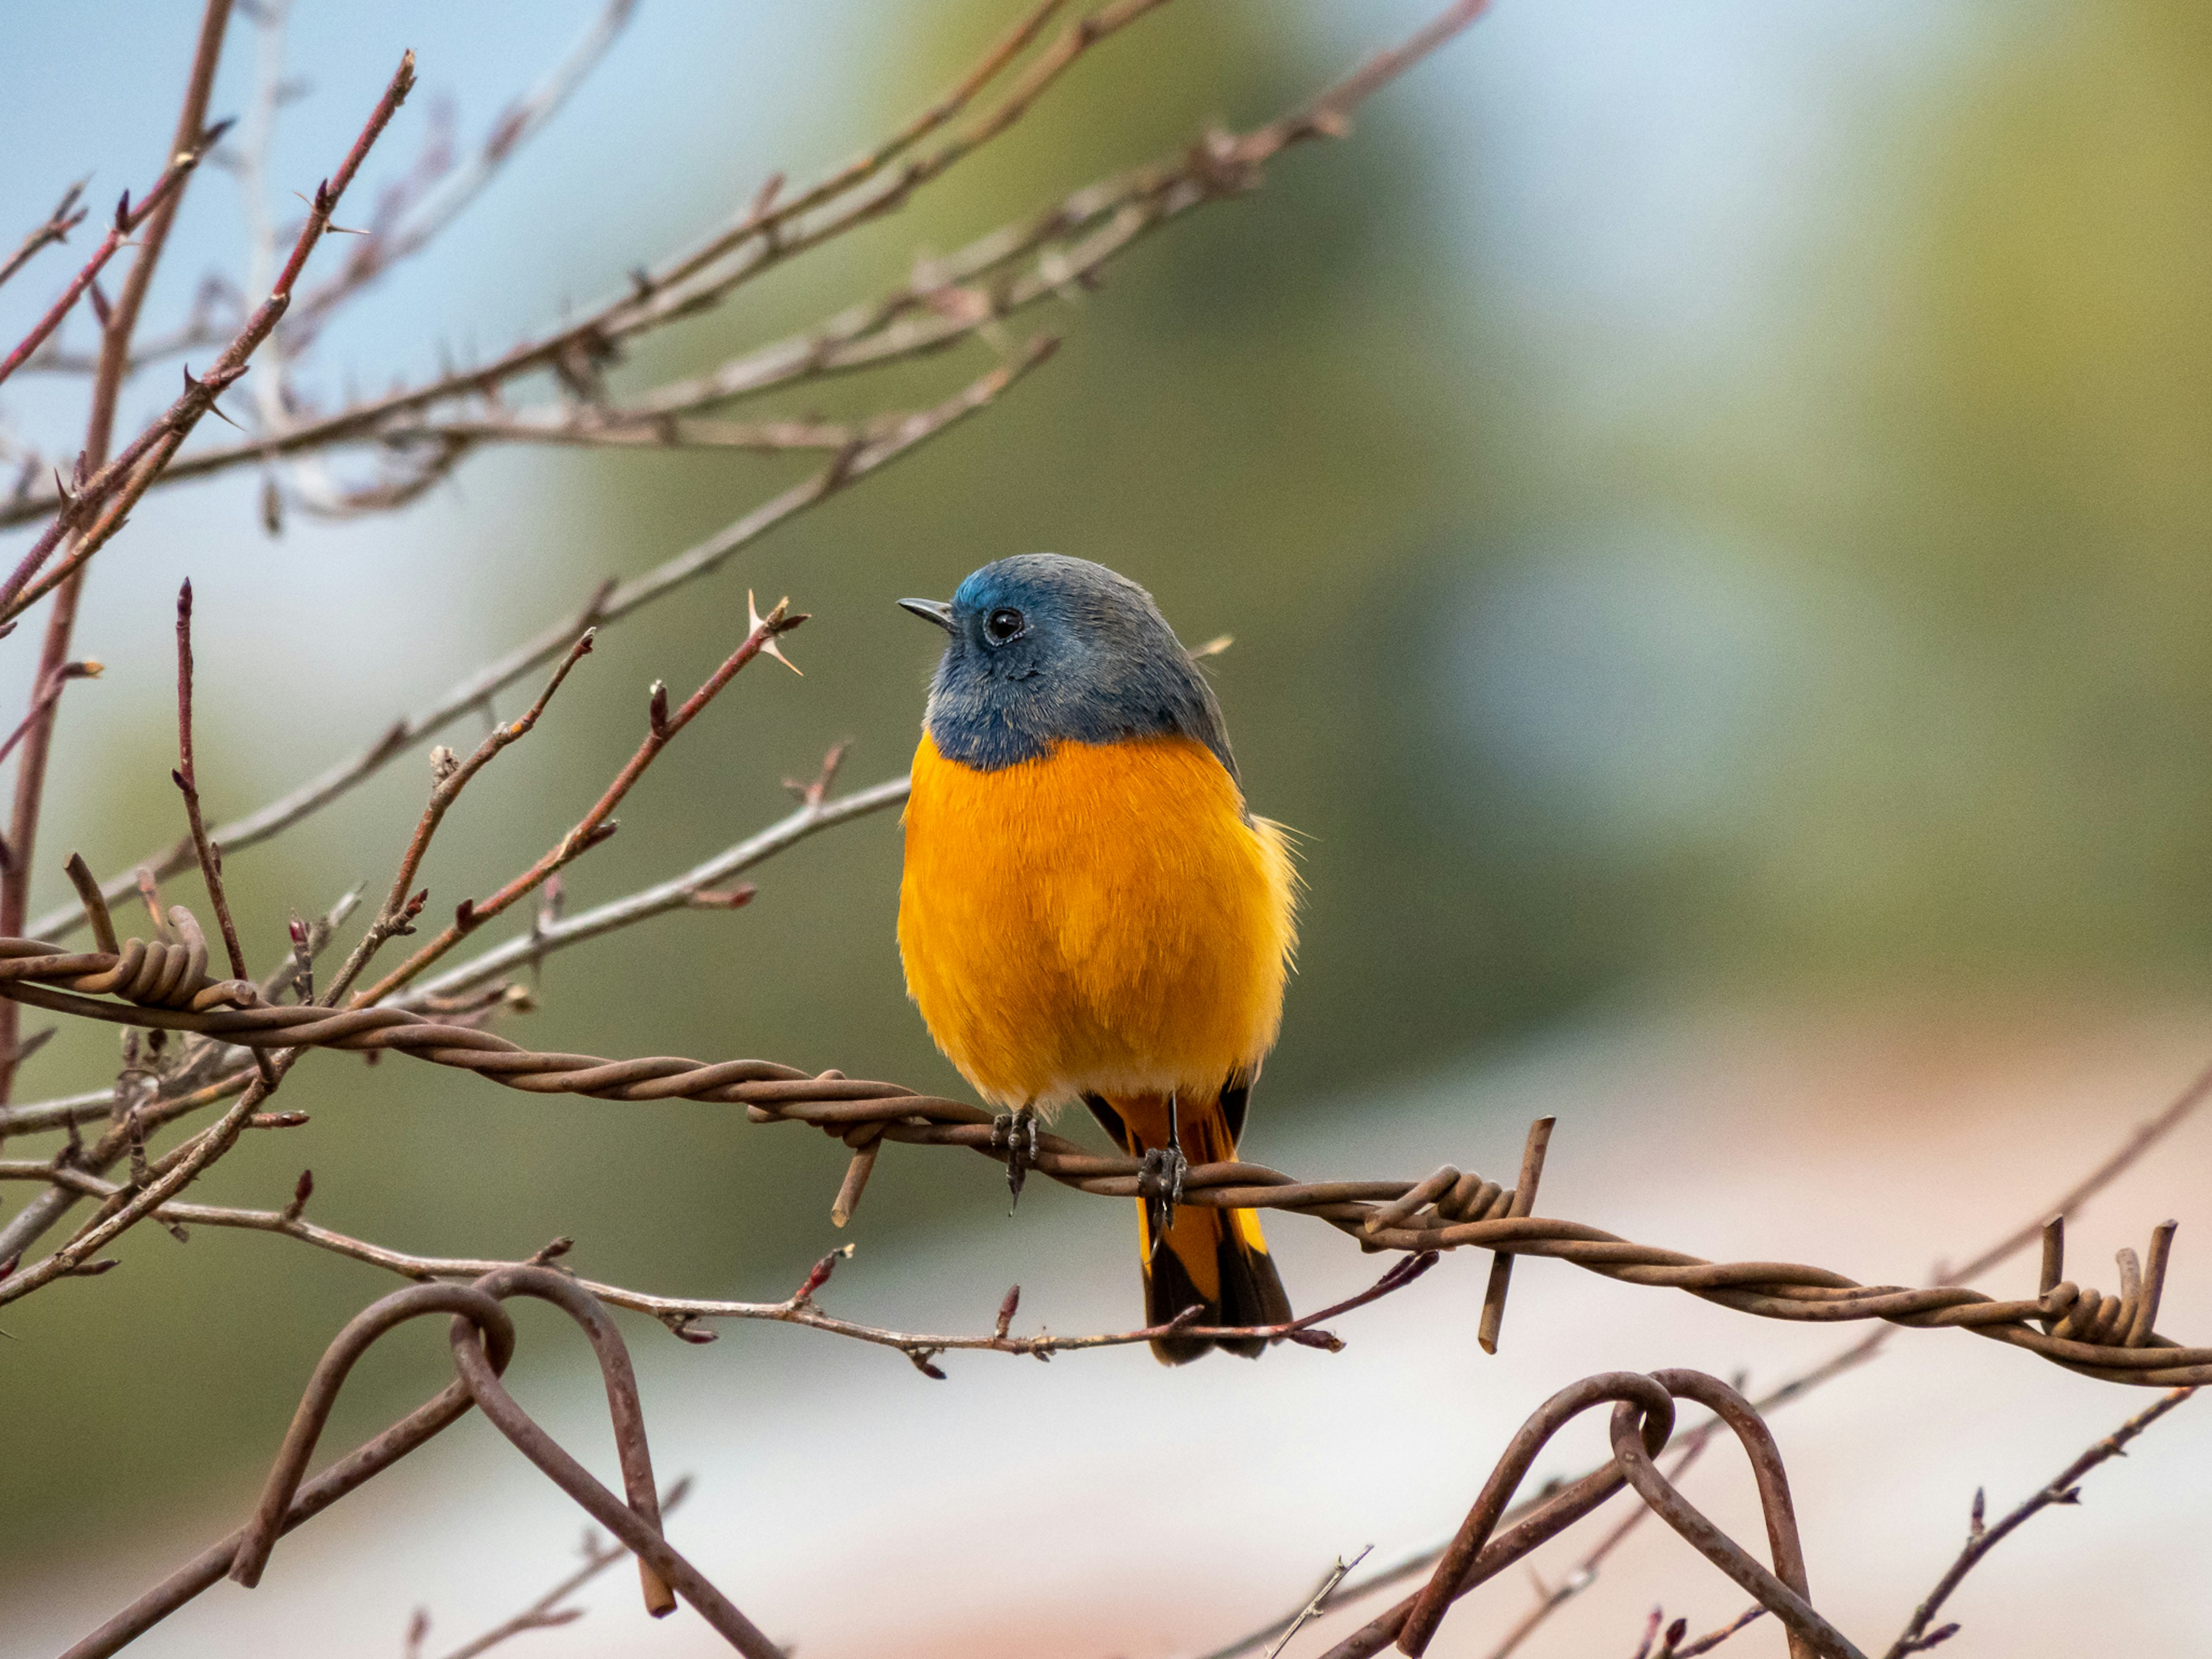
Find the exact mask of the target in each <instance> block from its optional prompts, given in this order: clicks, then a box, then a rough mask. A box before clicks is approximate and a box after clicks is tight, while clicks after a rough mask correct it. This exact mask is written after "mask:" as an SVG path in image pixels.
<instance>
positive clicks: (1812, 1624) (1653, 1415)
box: [1327, 1370, 1864, 1659]
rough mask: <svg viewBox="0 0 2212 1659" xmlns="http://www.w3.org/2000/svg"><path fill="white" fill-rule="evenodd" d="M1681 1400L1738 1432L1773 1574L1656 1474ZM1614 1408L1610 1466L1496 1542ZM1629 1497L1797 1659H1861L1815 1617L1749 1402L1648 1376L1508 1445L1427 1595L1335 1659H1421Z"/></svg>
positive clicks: (1785, 1491) (1676, 1377)
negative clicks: (1707, 1565) (1493, 1584)
mask: <svg viewBox="0 0 2212 1659" xmlns="http://www.w3.org/2000/svg"><path fill="white" fill-rule="evenodd" d="M1677 1399H1683V1400H1692V1401H1696V1402H1697V1403H1698V1404H1699V1405H1701V1406H1704V1407H1707V1408H1708V1409H1710V1410H1711V1411H1712V1412H1713V1413H1715V1414H1716V1415H1717V1416H1718V1417H1719V1418H1720V1419H1721V1420H1722V1422H1723V1423H1724V1424H1726V1425H1728V1427H1729V1429H1730V1430H1731V1431H1734V1433H1735V1437H1736V1438H1737V1440H1738V1441H1739V1442H1741V1444H1742V1446H1743V1449H1744V1451H1745V1453H1746V1455H1747V1456H1748V1457H1749V1458H1750V1460H1751V1467H1752V1474H1753V1479H1754V1480H1756V1482H1757V1483H1758V1486H1759V1506H1760V1509H1761V1510H1762V1511H1763V1512H1764V1514H1765V1519H1766V1536H1767V1547H1768V1552H1769V1554H1770V1556H1771V1559H1772V1560H1773V1563H1774V1565H1773V1568H1772V1570H1771V1571H1769V1570H1768V1569H1767V1568H1766V1567H1765V1566H1762V1565H1760V1564H1759V1561H1758V1560H1757V1559H1755V1558H1754V1557H1753V1556H1752V1555H1751V1554H1750V1553H1749V1552H1747V1551H1746V1550H1745V1549H1744V1548H1743V1547H1742V1546H1741V1545H1740V1544H1738V1543H1737V1542H1736V1541H1735V1540H1734V1539H1732V1538H1730V1537H1729V1535H1728V1534H1726V1533H1724V1532H1723V1531H1722V1530H1721V1529H1720V1528H1718V1527H1716V1526H1715V1525H1713V1523H1712V1522H1711V1521H1709V1520H1707V1519H1706V1518H1705V1516H1704V1515H1703V1514H1701V1513H1700V1512H1699V1510H1698V1509H1697V1508H1696V1507H1695V1506H1694V1505H1693V1504H1691V1503H1690V1502H1689V1500H1688V1499H1686V1498H1684V1497H1683V1496H1682V1494H1681V1493H1680V1492H1678V1491H1677V1490H1676V1489H1675V1487H1674V1483H1673V1482H1672V1481H1670V1480H1668V1479H1667V1477H1666V1476H1665V1475H1663V1474H1661V1473H1660V1472H1659V1470H1658V1468H1657V1467H1656V1464H1654V1462H1652V1460H1653V1459H1654V1458H1656V1456H1657V1455H1659V1453H1660V1452H1661V1451H1662V1449H1664V1448H1665V1446H1666V1443H1667V1440H1668V1436H1669V1435H1670V1434H1672V1433H1673V1431H1674V1401H1676V1400H1677ZM1608 1401H1610V1402H1612V1404H1613V1413H1612V1423H1611V1431H1612V1437H1613V1461H1612V1462H1609V1463H1607V1465H1606V1466H1605V1467H1604V1468H1601V1469H1599V1470H1596V1471H1595V1472H1594V1473H1592V1474H1587V1475H1584V1476H1583V1478H1582V1479H1581V1480H1577V1481H1576V1482H1575V1483H1574V1484H1573V1485H1572V1486H1567V1487H1565V1488H1564V1489H1563V1490H1561V1491H1560V1492H1558V1493H1556V1494H1554V1495H1553V1497H1551V1498H1548V1499H1547V1500H1546V1501H1545V1502H1544V1503H1543V1504H1541V1505H1539V1506H1538V1507H1537V1508H1536V1509H1535V1510H1533V1511H1532V1512H1531V1513H1530V1514H1529V1515H1528V1516H1525V1517H1524V1518H1523V1519H1522V1520H1521V1521H1520V1522H1517V1523H1516V1524H1515V1525H1513V1526H1511V1527H1510V1528H1506V1529H1505V1530H1504V1532H1498V1531H1497V1527H1498V1522H1499V1521H1500V1520H1501V1519H1502V1518H1503V1517H1504V1514H1505V1511H1506V1509H1507V1506H1508V1505H1509V1504H1510V1503H1511V1502H1512V1500H1513V1494H1514V1492H1516V1490H1517V1489H1518V1488H1519V1487H1520V1485H1521V1483H1522V1481H1523V1480H1526V1479H1527V1478H1528V1470H1529V1467H1530V1466H1531V1465H1532V1464H1533V1463H1534V1462H1535V1460H1536V1455H1537V1454H1538V1453H1539V1452H1541V1450H1542V1449H1544V1446H1545V1444H1546V1443H1547V1442H1548V1441H1549V1440H1550V1439H1551V1438H1552V1437H1553V1435H1555V1434H1557V1433H1558V1432H1559V1431H1560V1430H1561V1429H1562V1428H1564V1427H1565V1425H1567V1424H1568V1423H1570V1422H1571V1421H1572V1420H1573V1419H1576V1418H1577V1417H1579V1416H1581V1415H1582V1414H1583V1413H1584V1412H1586V1411H1589V1410H1590V1409H1591V1408H1592V1407H1595V1406H1600V1405H1603V1404H1605V1403H1607V1402H1608ZM1623 1486H1628V1487H1631V1488H1632V1489H1633V1490H1634V1491H1635V1492H1636V1494H1637V1496H1638V1497H1639V1498H1642V1499H1643V1500H1644V1503H1645V1504H1648V1505H1649V1506H1650V1508H1651V1509H1652V1510H1654V1511H1656V1513H1657V1514H1658V1515H1659V1516H1661V1517H1662V1519H1663V1520H1665V1521H1666V1522H1667V1523H1668V1525H1669V1526H1671V1527H1673V1528H1674V1530H1675V1531H1677V1532H1679V1533H1680V1534H1682V1536H1683V1537H1684V1538H1686V1539H1687V1540H1688V1541H1690V1543H1691V1544H1692V1545H1693V1546H1695V1547H1696V1548H1697V1549H1698V1551H1699V1553H1701V1554H1702V1555H1704V1556H1705V1559H1707V1560H1709V1561H1711V1563H1712V1564H1713V1565H1715V1566H1717V1567H1718V1568H1719V1569H1720V1570H1721V1571H1723V1572H1724V1573H1726V1574H1727V1575H1728V1576H1729V1577H1730V1578H1732V1579H1734V1580H1735V1582H1736V1583H1738V1584H1741V1586H1742V1587H1743V1588H1744V1589H1747V1590H1748V1591H1750V1592H1751V1594H1752V1595H1753V1597H1754V1598H1755V1599H1756V1600H1757V1601H1759V1605H1760V1606H1762V1607H1765V1608H1766V1609H1767V1610H1768V1611H1769V1612H1771V1613H1773V1614H1774V1615H1775V1617H1776V1618H1777V1619H1778V1620H1781V1622H1782V1624H1783V1625H1784V1627H1785V1629H1786V1630H1787V1632H1788V1633H1789V1640H1790V1659H1864V1656H1863V1655H1862V1654H1861V1653H1860V1651H1859V1650H1858V1649H1857V1648H1856V1647H1854V1646H1852V1645H1851V1644H1850V1641H1849V1640H1848V1639H1847V1638H1845V1637H1844V1635H1843V1633H1842V1632H1839V1631H1838V1630H1837V1629H1836V1628H1835V1626H1832V1625H1831V1624H1829V1623H1828V1621H1827V1620H1825V1619H1823V1618H1821V1617H1820V1614H1819V1613H1815V1612H1814V1610H1813V1607H1812V1605H1811V1601H1810V1599H1809V1598H1810V1594H1811V1593H1810V1591H1809V1590H1808V1588H1807V1584H1806V1576H1805V1556H1804V1551H1803V1550H1802V1547H1800V1546H1799V1543H1798V1539H1797V1516H1796V1510H1795V1509H1794V1508H1793V1507H1792V1506H1791V1504H1790V1481H1789V1477H1788V1476H1787V1475H1786V1474H1784V1470H1783V1467H1782V1457H1781V1454H1780V1452H1779V1451H1778V1449H1776V1447H1775V1444H1774V1437H1773V1436H1772V1435H1771V1434H1769V1433H1768V1432H1767V1429H1766V1425H1765V1423H1764V1422H1763V1421H1761V1420H1760V1418H1759V1413H1757V1412H1756V1411H1754V1410H1753V1408H1752V1406H1751V1402H1750V1401H1747V1400H1746V1399H1745V1398H1744V1397H1743V1396H1742V1395H1740V1394H1738V1393H1737V1392H1736V1391H1735V1389H1731V1388H1729V1386H1728V1384H1726V1383H1723V1382H1722V1381H1720V1379H1719V1378H1717V1377H1713V1376H1706V1375H1705V1373H1704V1372H1702V1371H1691V1370H1666V1371H1654V1372H1653V1373H1651V1374H1650V1376H1643V1375H1640V1374H1639V1373H1638V1372H1635V1371H1603V1372H1600V1373H1599V1374H1598V1375H1596V1376H1586V1377H1584V1378H1583V1380H1582V1381H1581V1382H1579V1383H1571V1384H1570V1385H1569V1386H1568V1387H1566V1388H1564V1389H1560V1390H1559V1393H1557V1394H1555V1395H1553V1396H1552V1397H1551V1398H1550V1399H1549V1400H1547V1401H1545V1402H1544V1403H1543V1404H1542V1405H1541V1406H1540V1407H1537V1409H1536V1411H1535V1413H1534V1414H1533V1415H1532V1416H1531V1417H1530V1418H1529V1419H1528V1421H1527V1422H1526V1423H1524V1424H1522V1425H1521V1429H1520V1431H1519V1432H1518V1433H1516V1435H1515V1436H1514V1437H1513V1438H1512V1439H1511V1440H1510V1442H1508V1443H1507V1445H1506V1448H1505V1451H1504V1455H1502V1456H1501V1457H1499V1459H1498V1463H1497V1466H1496V1467H1495V1468H1493V1469H1492V1471H1491V1474H1490V1478H1489V1479H1488V1480H1486V1481H1484V1482H1483V1486H1482V1490H1481V1492H1480V1493H1478V1494H1477V1496H1476V1498H1475V1500H1474V1507H1473V1508H1472V1509H1470V1510H1468V1516H1467V1519H1466V1520H1465V1521H1464V1522H1462V1523H1461V1526H1460V1529H1459V1531H1458V1533H1457V1534H1455V1535H1454V1537H1453V1539H1452V1541H1451V1543H1450V1545H1449V1547H1447V1548H1446V1550H1445V1551H1444V1553H1443V1558H1442V1559H1440V1560H1438V1562H1437V1566H1436V1571H1434V1572H1433V1573H1432V1574H1431V1576H1430V1578H1429V1581H1428V1583H1426V1584H1425V1585H1424V1586H1423V1587H1422V1589H1421V1590H1420V1591H1419V1594H1418V1595H1412V1596H1408V1597H1407V1599H1406V1600H1404V1601H1401V1602H1399V1603H1398V1604H1397V1605H1396V1606H1395V1607H1392V1608H1390V1609H1389V1611H1388V1612H1386V1613H1383V1614H1381V1615H1380V1616H1379V1617H1377V1618H1376V1619H1374V1620H1370V1622H1369V1623H1368V1624H1366V1625H1364V1626H1361V1627H1360V1628H1359V1629H1358V1630H1357V1631H1355V1632H1352V1634H1351V1635H1350V1636H1348V1637H1346V1638H1345V1639H1344V1640H1343V1641H1342V1642H1340V1643H1339V1644H1337V1645H1336V1646H1335V1647H1334V1648H1332V1649H1330V1650H1329V1652H1328V1656H1327V1659H1369V1656H1371V1655H1374V1654H1376V1653H1380V1652H1381V1651H1382V1650H1383V1649H1384V1648H1386V1647H1389V1646H1390V1645H1391V1644H1393V1643H1394V1642H1395V1644H1396V1646H1397V1648H1398V1650H1399V1651H1400V1652H1401V1653H1405V1654H1409V1655H1413V1656H1415V1659H1419V1656H1420V1655H1421V1654H1423V1653H1425V1652H1426V1650H1427V1649H1428V1646H1429V1644H1430V1643H1431V1641H1432V1640H1433V1639H1435V1637H1436V1633H1437V1626H1439V1625H1440V1624H1442V1623H1443V1616H1444V1614H1445V1613H1446V1612H1448V1611H1449V1609H1450V1607H1451V1604H1452V1603H1453V1602H1454V1601H1457V1600H1458V1599H1459V1598H1460V1597H1461V1596H1462V1595H1466V1594H1467V1593H1468V1591H1469V1590H1471V1589H1474V1588H1475V1586H1477V1585H1478V1584H1481V1583H1486V1582H1487V1581H1488V1580H1490V1579H1492V1578H1494V1577H1497V1576H1498V1574H1499V1573H1501V1572H1503V1571H1504V1570H1505V1569H1506V1568H1508V1567H1510V1566H1511V1565H1513V1564H1514V1563H1515V1562H1516V1561H1518V1560H1519V1559H1521V1558H1522V1556H1524V1555H1527V1554H1528V1553H1529V1552H1530V1551H1532V1550H1534V1549H1535V1548H1536V1547H1537V1546H1539V1545H1541V1544H1543V1543H1547V1542H1548V1541H1550V1540H1552V1539H1553V1538H1554V1537H1556V1536H1558V1535H1559V1534H1560V1533H1562V1532H1564V1531H1565V1530H1566V1528H1569V1527H1571V1526H1572V1525H1573V1524H1574V1523H1575V1522H1577V1521H1579V1520H1581V1519H1582V1518H1583V1516H1586V1515H1588V1514H1589V1513H1590V1511H1591V1510H1595V1509H1596V1508H1597V1507H1598V1506H1599V1505H1600V1504H1603V1503H1604V1502H1605V1501H1606V1499H1607V1498H1610V1497H1612V1496H1613V1494H1614V1493H1615V1492H1619V1491H1620V1489H1621V1488H1622V1487H1623ZM1493 1534H1494V1535H1493Z"/></svg>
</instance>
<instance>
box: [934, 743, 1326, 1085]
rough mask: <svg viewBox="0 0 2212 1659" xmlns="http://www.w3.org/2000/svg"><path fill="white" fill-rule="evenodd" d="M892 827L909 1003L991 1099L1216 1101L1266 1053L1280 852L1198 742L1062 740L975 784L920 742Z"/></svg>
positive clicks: (1280, 947) (1281, 947)
mask: <svg viewBox="0 0 2212 1659" xmlns="http://www.w3.org/2000/svg"><path fill="white" fill-rule="evenodd" d="M905 824H906V869H905V875H904V878H903V879H902V882H901V884H900V889H899V956H900V958H901V960H902V962H903V963H905V967H906V982H907V992H908V994H909V995H910V996H912V997H913V998H914V1000H915V1003H916V1004H917V1005H918V1006H920V1008H921V1016H922V1018H923V1019H924V1020H925V1021H927V1023H928V1025H929V1030H930V1035H931V1036H933V1037H934V1038H936V1040H937V1045H938V1047H939V1048H942V1049H943V1050H944V1051H945V1054H946V1055H947V1056H948V1057H949V1058H950V1059H951V1061H952V1063H953V1064H954V1065H955V1066H958V1067H959V1068H960V1072H961V1074H962V1075H963V1076H964V1077H965V1078H967V1079H968V1080H969V1083H970V1084H972V1085H975V1089H976V1091H977V1092H978V1093H980V1094H981V1095H982V1096H983V1097H984V1098H985V1099H986V1100H987V1101H989V1102H991V1103H993V1104H994V1105H998V1106H1000V1107H1005V1108H1016V1107H1021V1106H1035V1107H1036V1108H1038V1109H1040V1110H1050V1109H1052V1108H1054V1107H1056V1106H1060V1105H1064V1104H1066V1103H1067V1102H1068V1101H1071V1100H1073V1099H1074V1098H1076V1097H1078V1096H1079V1095H1082V1094H1085V1093H1097V1094H1105V1095H1114V1096H1127V1095H1146V1094H1166V1093H1168V1092H1170V1091H1179V1092H1182V1093H1183V1094H1184V1095H1185V1096H1186V1097H1195V1096H1198V1095H1206V1096H1211V1095H1212V1093H1213V1092H1214V1091H1217V1090H1218V1089H1219V1088H1220V1086H1221V1085H1222V1083H1223V1081H1224V1079H1226V1078H1227V1077H1228V1075H1229V1073H1231V1071H1233V1070H1235V1069H1237V1068H1238V1067H1240V1066H1243V1067H1248V1068H1249V1067H1256V1066H1257V1065H1258V1063H1259V1060H1260V1059H1261V1056H1263V1055H1264V1054H1266V1053H1267V1050H1268V1049H1269V1048H1271V1047H1273V1043H1274V1041H1275V1031H1276V1028H1277V1026H1278V1024H1279V1022H1280V1019H1281V1015H1282V1006H1283V978H1284V975H1285V972H1286V970H1287V969H1288V966H1289V961H1290V953H1291V947H1292V945H1294V944H1295V942H1296V935H1295V931H1294V922H1293V917H1292V899H1293V890H1294V886H1295V878H1294V877H1293V875H1292V873H1291V861H1290V855H1289V853H1288V851H1287V850H1286V848H1285V845H1284V841H1283V836H1282V832H1281V831H1280V830H1279V829H1278V828H1277V826H1275V825H1274V824H1272V823H1267V822H1266V821H1265V820H1255V821H1250V822H1248V821H1247V820H1246V819H1245V817H1244V816H1243V798H1242V796H1241V795H1240V794H1239V793H1238V791H1237V784H1236V781H1235V780H1234V779H1232V778H1231V776H1230V775H1229V773H1228V770H1227V769H1225V767H1224V766H1223V765H1222V764H1221V763H1220V761H1219V760H1218V759H1217V758H1216V757H1214V755H1213V754H1212V751H1211V750H1208V749H1206V747H1205V745H1204V744H1198V743H1194V742H1192V741H1190V740H1189V739H1188V738H1179V737H1164V738H1138V739H1133V740H1130V741H1127V742H1121V743H1115V744H1085V743H1063V744H1060V746H1059V747H1058V748H1057V749H1055V750H1054V751H1053V752H1052V754H1050V755H1049V756H1048V757H1046V758H1044V759H1042V760H1038V761H1030V762H1024V763H1021V764H1018V765H1015V766H1010V767H1006V768H1003V769H1000V770H998V771H995V772H978V771H975V770H972V769H969V768H968V767H965V766H962V765H959V764H957V763H955V762H951V761H948V760H945V758H944V757H941V756H940V755H939V754H938V752H937V747H936V745H935V744H933V743H932V742H931V741H930V739H929V738H928V737H927V735H926V734H925V735H924V737H923V738H922V740H921V747H920V748H919V749H917V750H915V757H914V793H913V795H912V797H911V798H910V799H909V800H908V804H907V810H906V818H905Z"/></svg>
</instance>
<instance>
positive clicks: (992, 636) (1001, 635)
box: [983, 605, 1029, 645]
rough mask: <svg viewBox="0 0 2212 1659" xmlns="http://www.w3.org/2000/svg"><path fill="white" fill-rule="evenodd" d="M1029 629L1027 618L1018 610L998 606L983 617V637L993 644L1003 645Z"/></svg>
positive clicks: (1016, 638)
mask: <svg viewBox="0 0 2212 1659" xmlns="http://www.w3.org/2000/svg"><path fill="white" fill-rule="evenodd" d="M1028 629H1029V619H1028V618H1027V617H1024V616H1023V615H1022V613H1021V612H1020V611H1016V610H1013V609H1012V608H1011V607H1008V606H1004V605H1002V606H1000V608H999V609H998V610H996V611H993V612H992V613H991V614H990V615H989V616H987V617H984V618H983V635H984V637H985V638H986V639H987V640H989V641H991V643H992V644H994V645H1004V644H1006V641H1009V640H1018V639H1019V638H1020V637H1021V636H1022V635H1024V633H1026V632H1027V631H1028Z"/></svg>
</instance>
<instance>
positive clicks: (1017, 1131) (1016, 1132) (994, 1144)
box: [991, 1106, 1037, 1215]
mask: <svg viewBox="0 0 2212 1659" xmlns="http://www.w3.org/2000/svg"><path fill="white" fill-rule="evenodd" d="M991 1150H992V1151H993V1152H1004V1153H1005V1154H1006V1190H1007V1191H1008V1192H1010V1193H1012V1194H1013V1201H1012V1203H1010V1204H1008V1205H1007V1206H1006V1213H1007V1214H1008V1215H1012V1213H1013V1212H1014V1206H1015V1205H1018V1204H1019V1203H1020V1202H1021V1201H1022V1182H1024V1181H1026V1180H1028V1179H1029V1173H1030V1170H1032V1169H1034V1168H1036V1155H1037V1115H1036V1107H1034V1106H1024V1107H1023V1108H1022V1109H1020V1110H1019V1111H1018V1112H1001V1113H1000V1114H999V1115H998V1116H996V1117H994V1118H993V1119H992V1120H991Z"/></svg>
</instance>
